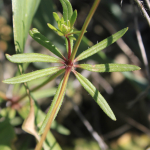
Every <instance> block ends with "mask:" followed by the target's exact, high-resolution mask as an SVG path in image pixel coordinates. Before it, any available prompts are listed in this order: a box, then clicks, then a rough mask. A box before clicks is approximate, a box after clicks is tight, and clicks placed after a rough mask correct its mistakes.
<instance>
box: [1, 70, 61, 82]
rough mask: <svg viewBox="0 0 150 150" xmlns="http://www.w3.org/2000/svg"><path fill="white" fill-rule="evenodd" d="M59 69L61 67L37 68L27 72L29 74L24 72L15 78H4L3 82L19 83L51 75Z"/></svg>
mask: <svg viewBox="0 0 150 150" xmlns="http://www.w3.org/2000/svg"><path fill="white" fill-rule="evenodd" d="M59 70H60V67H50V68H46V69H41V70H37V71H34V72H31V73H27V74H22V75H20V76H16V77H13V78H9V79H6V80H4V81H3V82H4V83H7V84H17V83H23V82H28V81H31V80H34V79H38V78H41V77H45V76H47V75H51V74H53V73H55V72H57V71H59Z"/></svg>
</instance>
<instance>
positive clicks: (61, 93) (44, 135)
mask: <svg viewBox="0 0 150 150" xmlns="http://www.w3.org/2000/svg"><path fill="white" fill-rule="evenodd" d="M70 72H71V68H66V72H65V76H64V80H63V83H62V88H61V91H60V94H59V96H58V99H57V102H56V105H55V106H54V108H53V110H52V113H51V116H50V118H49V120H48V122H47V124H46V127H45V130H44V133H43V134H42V137H41V140H40V142H39V143H38V144H37V145H36V148H35V150H41V148H42V145H43V142H44V141H45V138H46V135H47V133H48V131H49V129H50V127H51V124H52V122H53V119H54V117H55V114H56V112H57V109H58V108H59V103H60V101H61V98H62V96H63V94H64V92H65V89H66V85H67V81H68V78H69V75H70Z"/></svg>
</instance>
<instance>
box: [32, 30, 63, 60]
mask: <svg viewBox="0 0 150 150" xmlns="http://www.w3.org/2000/svg"><path fill="white" fill-rule="evenodd" d="M29 34H30V36H31V37H32V38H33V39H34V40H35V41H37V42H38V43H39V44H41V45H42V46H44V47H46V48H47V49H49V50H50V51H51V52H52V53H54V54H55V55H56V56H58V57H60V58H64V56H63V55H62V53H61V52H60V51H59V50H58V48H57V47H55V46H54V45H53V44H52V43H51V42H50V41H49V40H48V39H47V38H46V37H45V36H43V35H42V34H41V33H40V32H39V31H38V30H37V29H35V28H33V29H32V30H30V31H29Z"/></svg>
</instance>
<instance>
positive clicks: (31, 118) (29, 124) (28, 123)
mask: <svg viewBox="0 0 150 150" xmlns="http://www.w3.org/2000/svg"><path fill="white" fill-rule="evenodd" d="M34 122H35V115H34V101H33V99H30V112H29V115H28V117H27V118H26V119H25V121H24V123H23V125H22V129H23V130H24V131H26V132H27V133H29V134H32V135H33V136H35V138H36V139H37V141H39V140H40V136H39V135H38V133H37V131H36V129H35V124H34Z"/></svg>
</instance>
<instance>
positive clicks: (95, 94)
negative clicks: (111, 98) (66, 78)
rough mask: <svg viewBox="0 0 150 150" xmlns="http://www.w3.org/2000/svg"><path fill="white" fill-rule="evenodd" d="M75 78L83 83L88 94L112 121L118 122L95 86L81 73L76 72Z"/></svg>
mask: <svg viewBox="0 0 150 150" xmlns="http://www.w3.org/2000/svg"><path fill="white" fill-rule="evenodd" d="M74 74H75V76H76V77H77V79H78V80H79V82H80V83H81V85H82V86H83V87H84V88H85V90H87V92H88V93H89V94H90V95H91V96H92V97H93V99H94V100H95V101H96V103H97V104H98V105H99V106H100V107H101V108H102V110H103V111H104V112H105V113H106V114H107V115H108V116H109V117H110V118H111V119H112V120H116V117H115V115H114V113H113V112H112V110H111V108H110V107H109V105H108V104H107V102H106V100H105V99H104V98H103V96H102V95H101V94H100V93H99V91H98V90H97V89H96V88H95V86H94V85H93V84H92V83H91V82H90V81H89V80H88V79H87V78H85V77H84V76H82V75H81V74H80V73H78V72H76V71H74Z"/></svg>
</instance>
